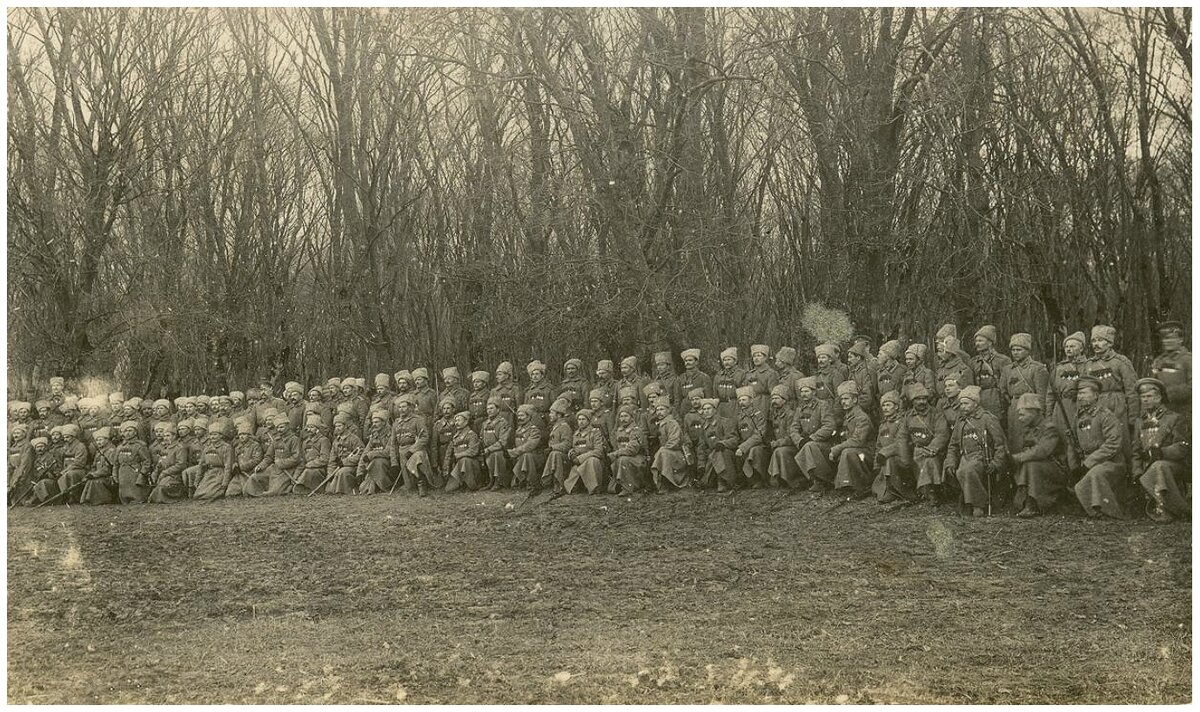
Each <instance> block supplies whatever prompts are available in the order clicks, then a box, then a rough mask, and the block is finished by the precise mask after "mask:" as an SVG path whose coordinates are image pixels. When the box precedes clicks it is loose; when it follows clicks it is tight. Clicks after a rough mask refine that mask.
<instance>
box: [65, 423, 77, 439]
mask: <svg viewBox="0 0 1200 712" xmlns="http://www.w3.org/2000/svg"><path fill="white" fill-rule="evenodd" d="M62 434H63V437H64V438H66V437H70V438H77V437H79V426H78V425H76V424H74V423H67V424H66V425H64V426H62Z"/></svg>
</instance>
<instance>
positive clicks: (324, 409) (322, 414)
mask: <svg viewBox="0 0 1200 712" xmlns="http://www.w3.org/2000/svg"><path fill="white" fill-rule="evenodd" d="M304 413H305V416H304V420H302V421H301V423H302V424H304V423H305V421H306V420H307V418H308V415H309V414H312V415H315V416H317V419H318V420H320V421H321V427H322V428H329V429H332V428H333V407H332V406H330V405H329V403H328V402H326V401H325V390H324V389H323V388H320V387H318V386H313V387H312V388H310V389H308V403H306V404H305V406H304ZM305 427H307V425H305ZM319 481H320V480H318V482H319Z"/></svg>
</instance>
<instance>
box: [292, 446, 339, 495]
mask: <svg viewBox="0 0 1200 712" xmlns="http://www.w3.org/2000/svg"><path fill="white" fill-rule="evenodd" d="M329 447H330V445H329V438H327V437H325V436H324V435H322V434H321V433H317V434H315V435H309V436H307V437H305V438H304V439H303V440H302V441H301V445H300V452H301V455H300V466H299V467H298V468H297V470H298V477H297V478H296V485H295V486H294V487H293V488H292V490H291V491H292V493H293V494H309V493H311V492H313V491H315V490H316V489H317V488H318V487H320V486H321V483H322V482H324V481H325V470H326V468H328V467H329Z"/></svg>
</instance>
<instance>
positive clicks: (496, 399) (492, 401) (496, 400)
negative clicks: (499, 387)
mask: <svg viewBox="0 0 1200 712" xmlns="http://www.w3.org/2000/svg"><path fill="white" fill-rule="evenodd" d="M487 404H488V405H494V406H496V407H497V408H501V409H503V408H504V399H503V398H501V397H500V396H488V399H487Z"/></svg>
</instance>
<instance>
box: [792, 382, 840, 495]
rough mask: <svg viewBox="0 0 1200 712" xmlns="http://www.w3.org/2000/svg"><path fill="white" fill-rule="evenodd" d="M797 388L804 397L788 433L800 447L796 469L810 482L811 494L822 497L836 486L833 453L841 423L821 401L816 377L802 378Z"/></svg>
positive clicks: (797, 453) (799, 403) (800, 399)
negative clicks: (831, 455) (832, 461)
mask: <svg viewBox="0 0 1200 712" xmlns="http://www.w3.org/2000/svg"><path fill="white" fill-rule="evenodd" d="M796 387H797V389H798V392H799V394H800V398H799V400H797V402H796V412H795V413H794V414H793V415H792V427H791V430H790V431H788V434H789V435H790V437H791V439H792V444H794V445H795V446H796V466H797V467H799V468H800V473H801V474H802V475H803V476H804V477H805V478H806V479H807V480H808V482H809V491H810V492H813V493H815V494H821V493H824V492H827V491H829V489H830V488H831V487H832V486H833V478H834V475H835V472H834V469H833V467H832V465H831V464H830V457H829V451H830V448H832V447H833V439H834V434H835V432H836V430H837V424H836V422H835V421H834V418H833V410H832V408H831V407H830V406H829V404H828V403H827V402H826V401H824V400H822V399H820V398H817V388H818V387H819V382H818V381H817V378H816V377H815V376H809V377H807V378H801V379H800V380H799V381H797V383H796Z"/></svg>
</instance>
